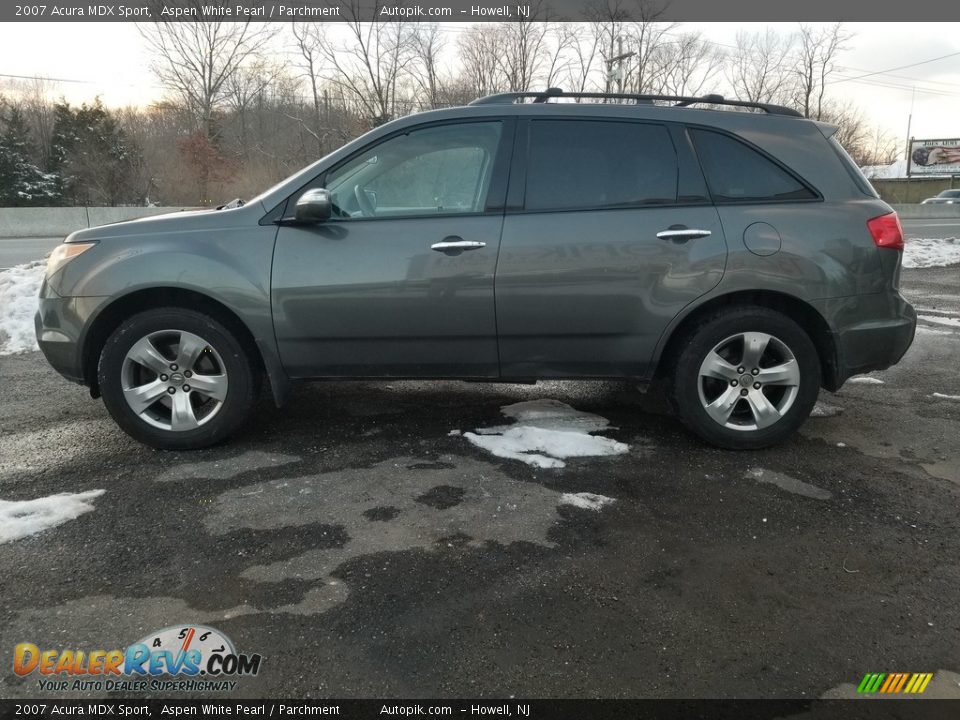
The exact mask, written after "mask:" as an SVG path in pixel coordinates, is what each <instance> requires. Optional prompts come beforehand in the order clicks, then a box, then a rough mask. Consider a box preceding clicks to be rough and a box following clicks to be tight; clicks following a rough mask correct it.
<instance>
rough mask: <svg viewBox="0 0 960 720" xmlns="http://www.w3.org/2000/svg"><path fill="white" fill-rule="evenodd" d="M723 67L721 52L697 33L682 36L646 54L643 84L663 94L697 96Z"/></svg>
mask: <svg viewBox="0 0 960 720" xmlns="http://www.w3.org/2000/svg"><path fill="white" fill-rule="evenodd" d="M722 67H723V52H722V51H721V50H720V49H719V48H717V47H716V46H715V45H713V43H711V42H709V41H708V40H705V39H704V38H703V36H702V35H700V33H682V34H680V35H678V36H676V37H675V38H674V39H672V40H667V41H662V42H660V43H658V44H657V45H656V46H655V47H653V48H652V49H651V51H650V59H649V70H648V73H647V75H648V78H649V79H648V80H647V84H648V87H649V89H650V90H652V91H653V92H654V93H657V94H664V95H700V94H701V93H703V92H705V91H707V90H710V89H712V88H711V84H712V83H713V81H714V79H715V78H716V77H717V76H718V75H719V73H720V70H721V68H722Z"/></svg>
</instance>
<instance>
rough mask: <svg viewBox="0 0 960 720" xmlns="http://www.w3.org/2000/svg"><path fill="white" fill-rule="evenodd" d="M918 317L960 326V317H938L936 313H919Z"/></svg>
mask: <svg viewBox="0 0 960 720" xmlns="http://www.w3.org/2000/svg"><path fill="white" fill-rule="evenodd" d="M917 319H919V320H923V321H925V322H929V323H935V324H937V325H950V326H952V327H960V319H957V318H949V317H937V316H936V315H917Z"/></svg>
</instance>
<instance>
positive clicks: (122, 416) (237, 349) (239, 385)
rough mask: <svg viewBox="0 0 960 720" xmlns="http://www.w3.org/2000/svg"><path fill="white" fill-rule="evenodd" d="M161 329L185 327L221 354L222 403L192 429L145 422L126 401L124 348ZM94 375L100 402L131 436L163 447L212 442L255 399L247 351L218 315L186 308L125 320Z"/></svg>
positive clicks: (231, 429)
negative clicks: (225, 380) (224, 387)
mask: <svg viewBox="0 0 960 720" xmlns="http://www.w3.org/2000/svg"><path fill="white" fill-rule="evenodd" d="M159 330H185V331H187V332H191V333H194V334H196V335H199V336H200V337H202V338H203V339H204V340H206V341H207V343H209V344H210V346H211V347H213V348H214V349H215V350H216V351H217V353H218V354H219V355H220V358H221V359H222V360H223V364H224V366H225V370H226V372H227V377H228V379H229V386H228V389H227V397H226V399H225V400H224V403H223V407H221V408H220V410H219V411H218V412H217V414H216V416H215V417H213V418H211V419H210V421H209V422H207V423H204V424H203V425H201V426H200V427H198V428H196V429H195V430H186V431H179V432H174V431H172V430H163V429H161V428H156V427H153V426H152V425H149V424H147V423H146V422H144V421H143V420H141V419H140V417H139V416H138V415H137V414H136V413H135V412H134V411H133V409H132V408H131V407H130V406H129V405H128V404H127V401H126V398H125V397H124V395H123V387H122V384H121V373H122V368H123V361H124V358H125V357H126V354H127V352H128V351H129V350H130V348H131V347H132V346H133V345H134V343H136V342H138V341H139V340H140V339H141V338H143V337H145V336H147V335H149V334H150V333H152V332H157V331H159ZM97 380H98V383H99V385H100V393H101V395H102V397H103V402H104V405H106V407H107V410H108V411H109V412H110V415H111V416H112V417H113V419H114V420H115V421H116V423H117V424H118V425H119V426H120V427H121V428H122V429H123V430H124V432H126V433H127V434H128V435H130V436H131V437H133V438H135V439H136V440H139V441H140V442H142V443H145V444H147V445H150V446H152V447H156V448H160V449H164V450H191V449H197V448H202V447H207V446H209V445H213V444H214V443H217V442H219V441H220V440H223V439H224V438H226V437H227V436H229V435H230V434H232V433H233V432H235V431H236V430H237V429H238V428H239V427H240V425H242V424H243V422H244V421H245V420H246V419H247V417H248V416H249V414H250V412H251V410H252V408H253V404H254V401H255V399H256V397H255V396H256V382H255V379H254V371H253V367H252V364H251V360H250V357H249V355H248V352H247V351H246V350H245V349H244V347H243V345H242V344H241V343H240V342H239V341H238V340H237V338H236V337H235V336H234V335H233V334H232V333H231V332H230V331H229V330H228V329H227V328H226V327H225V326H224V325H223V324H221V323H220V322H219V321H217V320H216V319H214V318H212V317H210V316H208V315H205V314H204V313H201V312H197V311H195V310H189V309H186V308H183V309H180V308H161V309H156V310H148V311H146V312H142V313H139V314H137V315H134V316H132V317H130V318H129V319H127V320H125V321H124V322H123V323H121V324H120V326H119V327H118V328H117V329H116V330H115V331H114V332H113V333H112V334H111V335H110V337H109V338H108V339H107V341H106V343H105V344H104V346H103V349H102V351H101V353H100V362H99V364H98V367H97Z"/></svg>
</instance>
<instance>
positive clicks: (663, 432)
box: [0, 267, 960, 698]
mask: <svg viewBox="0 0 960 720" xmlns="http://www.w3.org/2000/svg"><path fill="white" fill-rule="evenodd" d="M958 275H960V273H958V270H957V268H956V267H953V268H940V269H933V270H923V271H907V272H905V274H904V288H905V290H904V292H905V294H907V295H908V296H909V297H910V299H911V301H912V302H914V304H915V305H916V306H917V308H918V310H919V312H920V314H921V315H922V316H924V317H925V318H928V319H925V320H923V321H922V322H921V325H920V328H919V331H918V335H917V339H916V341H915V343H914V345H913V347H912V348H911V350H910V351H909V353H908V355H907V356H906V358H905V359H904V360H903V361H902V362H901V364H900V365H898V366H896V367H894V368H892V369H890V370H888V371H886V372H883V373H876V374H875V377H876V378H878V379H880V380H882V381H883V383H852V384H848V385H846V386H845V387H844V388H843V389H842V390H841V391H840V392H839V393H836V394H829V393H824V394H823V397H822V398H821V400H822V401H823V402H824V403H826V404H828V405H830V406H833V407H835V408H839V409H840V410H842V412H840V413H839V414H835V415H832V416H829V417H822V418H811V419H810V420H809V421H808V422H807V423H806V425H805V426H804V427H803V428H802V430H801V432H800V433H799V434H798V435H797V436H796V437H795V438H794V439H793V440H792V441H790V442H788V443H787V444H785V445H783V446H781V447H778V448H774V449H769V450H764V451H760V452H751V453H733V452H724V451H720V450H715V449H712V448H709V447H706V446H704V445H702V444H700V443H699V442H697V441H696V440H694V439H693V438H692V437H691V436H690V435H688V434H687V433H686V432H685V431H684V430H683V429H682V427H681V426H680V425H679V424H678V423H677V421H675V420H674V419H673V418H671V417H670V416H669V415H666V414H665V413H664V412H663V411H662V404H661V403H660V402H658V400H657V398H656V394H655V393H650V394H648V395H642V394H641V393H639V392H636V391H635V390H633V389H631V388H630V387H627V386H624V385H622V384H611V383H543V384H540V385H536V386H513V385H494V384H491V385H470V384H462V383H448V382H442V383H441V382H423V383H408V382H403V383H400V382H397V383H390V384H372V383H343V384H315V385H310V386H305V387H303V388H301V389H300V391H299V392H298V393H297V394H296V396H295V397H294V399H293V400H292V402H291V403H290V405H289V406H288V407H286V408H284V409H283V410H277V409H276V408H274V407H273V406H272V404H271V403H270V402H269V401H268V400H267V399H265V400H264V401H263V402H262V403H261V407H260V413H259V417H258V418H257V420H256V421H255V422H253V423H252V424H251V425H250V426H249V427H248V428H247V429H246V431H245V432H244V433H243V434H242V435H241V436H240V437H237V438H236V439H235V440H234V441H232V442H231V443H229V444H226V445H223V446H221V447H217V448H213V449H210V450H205V451H202V452H196V453H163V452H158V451H153V450H150V449H148V448H145V447H143V446H140V445H138V444H136V443H135V442H133V441H132V440H130V439H128V438H127V437H126V436H125V435H123V434H122V433H121V432H120V431H119V430H118V429H117V428H116V427H115V426H114V425H113V423H112V421H111V420H110V419H109V417H108V416H107V414H106V411H105V410H104V408H103V406H102V404H101V403H100V402H98V401H92V400H90V398H89V397H88V395H87V393H86V390H85V389H83V388H80V387H77V386H74V385H70V384H68V383H66V382H65V381H62V380H61V379H60V378H59V376H57V375H56V374H55V373H54V372H53V371H52V370H51V369H50V368H49V367H48V366H47V365H46V363H45V362H44V361H43V358H42V357H41V356H40V355H39V354H37V353H31V354H25V355H18V356H9V357H2V358H0V408H3V412H2V413H0V499H3V500H26V499H32V498H38V497H43V496H48V495H51V494H55V493H60V492H82V491H88V490H96V489H103V490H105V493H104V494H103V495H102V496H100V497H98V498H96V499H94V500H92V501H91V502H92V504H93V505H94V507H95V509H94V510H93V511H91V512H88V513H86V514H84V515H82V516H80V517H79V518H77V519H75V520H71V521H69V522H67V523H65V524H63V525H61V526H59V527H57V528H54V529H52V530H48V531H46V532H43V533H40V534H38V535H34V536H31V537H28V538H24V539H20V540H16V541H13V542H10V543H6V544H3V545H0V577H2V578H3V579H4V580H3V582H2V583H0V667H2V670H0V697H28V696H38V695H45V694H47V693H41V692H39V691H38V686H37V684H36V679H35V676H33V677H30V678H27V679H22V678H18V677H16V676H15V675H14V674H13V673H12V671H11V667H12V662H11V655H12V650H13V646H14V645H15V644H16V643H18V642H33V643H36V644H37V645H40V646H42V647H57V648H86V649H97V648H99V649H109V648H114V647H125V646H126V645H127V644H129V643H131V642H134V641H136V640H138V639H139V638H141V637H143V636H145V635H147V634H148V633H149V632H151V631H153V630H158V629H160V628H163V627H166V626H170V625H179V624H186V623H205V624H208V625H212V626H213V627H216V628H218V629H219V630H221V631H223V632H224V633H225V634H226V635H228V636H229V637H230V638H232V639H233V641H234V643H235V644H236V645H237V647H238V648H239V649H240V650H241V651H244V652H248V653H252V652H257V653H261V654H263V655H264V656H265V660H264V664H263V668H262V670H261V672H260V674H259V675H258V676H257V677H255V678H247V679H243V680H241V681H240V682H239V685H238V688H237V689H236V690H235V691H234V692H233V693H232V694H231V695H230V697H257V696H265V695H266V696H280V697H282V696H330V697H342V698H347V697H368V696H392V697H418V696H420V697H423V696H434V697H466V696H509V695H515V696H517V697H806V698H812V697H819V696H822V695H825V694H826V695H830V696H842V695H844V694H849V692H851V686H850V683H853V684H856V683H857V682H859V680H860V678H861V677H862V676H863V674H864V673H866V672H890V671H917V672H920V671H924V672H929V671H936V672H937V676H936V677H935V680H934V683H933V684H932V685H931V688H930V690H928V694H944V695H950V694H955V693H956V690H957V689H958V686H957V682H956V680H958V679H960V676H956V675H954V674H953V673H954V672H955V671H958V670H960V644H958V641H957V638H958V631H960V604H958V603H957V590H958V586H960V564H958V562H957V558H958V557H960V532H958V530H960V518H958V514H957V504H958V501H960V441H958V437H960V400H952V399H949V398H940V397H935V396H934V393H940V394H941V395H948V396H949V395H953V396H960V362H958V360H960V277H958ZM930 318H932V319H930ZM950 321H953V322H952V323H951V322H950ZM536 398H555V399H558V400H561V401H563V402H566V403H569V404H570V405H572V406H574V407H576V408H578V409H581V410H585V411H589V412H594V413H597V414H599V415H602V416H604V417H606V418H609V419H610V421H611V425H612V426H615V429H612V430H610V431H609V432H607V433H606V435H607V436H609V437H612V438H615V439H616V440H619V441H621V442H624V443H628V444H629V445H630V451H629V452H628V453H627V454H624V455H618V456H613V457H605V458H582V459H577V458H572V459H569V460H568V461H567V466H566V467H565V468H562V469H547V470H544V469H538V468H534V467H531V466H528V465H525V464H523V463H520V462H516V461H511V460H502V459H498V458H495V457H493V456H491V455H489V454H487V453H485V452H484V451H483V450H481V449H479V448H477V447H474V446H473V445H471V444H470V443H468V442H467V441H466V440H465V439H464V438H463V437H462V436H459V435H455V434H454V435H451V434H449V433H450V431H451V430H472V429H474V428H477V427H484V426H489V425H495V424H498V423H500V422H502V417H501V416H500V413H499V408H500V406H502V405H505V404H508V403H512V402H516V401H519V400H528V399H536ZM580 492H588V493H597V494H601V495H605V496H608V497H611V498H614V499H615V502H614V503H612V504H610V505H606V506H604V507H603V508H601V509H600V510H596V511H595V510H590V509H582V508H577V507H571V506H569V505H564V504H560V497H561V495H562V494H564V493H580ZM81 694H82V693H71V692H65V693H57V694H56V696H57V697H74V696H77V695H81ZM94 694H96V693H94Z"/></svg>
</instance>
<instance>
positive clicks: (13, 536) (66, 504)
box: [0, 490, 104, 543]
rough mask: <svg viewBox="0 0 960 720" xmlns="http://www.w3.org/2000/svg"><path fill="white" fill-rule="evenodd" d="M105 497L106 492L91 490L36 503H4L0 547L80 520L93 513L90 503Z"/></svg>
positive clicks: (1, 504)
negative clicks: (76, 519)
mask: <svg viewBox="0 0 960 720" xmlns="http://www.w3.org/2000/svg"><path fill="white" fill-rule="evenodd" d="M103 493H104V491H103V490H89V491H87V492H82V493H60V494H58V495H50V496H49V497H45V498H38V499H36V500H16V501H10V500H0V543H5V542H11V541H12V540H19V539H20V538H23V537H27V536H28V535H35V534H36V533H38V532H43V531H44V530H48V529H49V528H52V527H56V526H57V525H62V524H63V523H65V522H67V520H73V519H74V518H78V517H80V516H81V515H83V514H84V513H88V512H90V511H91V510H93V505H92V504H90V502H89V501H90V500H93V499H94V498H97V497H100V496H101V495H103Z"/></svg>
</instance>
